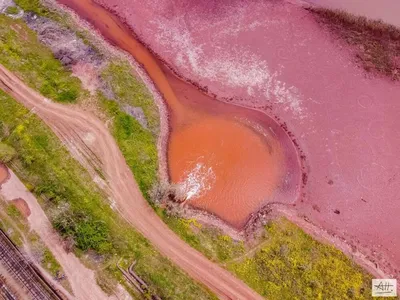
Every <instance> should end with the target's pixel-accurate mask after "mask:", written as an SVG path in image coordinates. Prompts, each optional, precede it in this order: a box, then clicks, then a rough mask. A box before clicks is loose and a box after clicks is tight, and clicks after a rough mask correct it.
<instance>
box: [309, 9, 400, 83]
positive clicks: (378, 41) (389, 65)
mask: <svg viewBox="0 0 400 300" xmlns="http://www.w3.org/2000/svg"><path fill="white" fill-rule="evenodd" d="M307 10H309V11H310V12H312V14H313V15H314V16H315V17H316V19H317V21H318V22H319V23H321V24H323V25H324V26H326V27H327V28H328V29H329V30H330V31H331V32H333V33H334V34H336V35H337V36H338V37H340V38H342V39H343V40H344V41H345V42H346V43H347V44H349V45H351V46H352V48H353V49H354V51H355V56H356V60H357V62H358V63H359V64H360V65H361V66H362V67H363V68H364V69H365V70H366V71H368V72H373V73H377V74H380V75H384V76H386V77H389V78H391V79H392V80H399V79H400V29H398V28H397V27H395V26H393V25H388V24H385V23H383V22H382V21H375V20H368V19H367V18H365V17H362V16H354V15H352V14H349V13H347V12H344V11H340V10H331V9H326V8H315V7H310V8H307Z"/></svg>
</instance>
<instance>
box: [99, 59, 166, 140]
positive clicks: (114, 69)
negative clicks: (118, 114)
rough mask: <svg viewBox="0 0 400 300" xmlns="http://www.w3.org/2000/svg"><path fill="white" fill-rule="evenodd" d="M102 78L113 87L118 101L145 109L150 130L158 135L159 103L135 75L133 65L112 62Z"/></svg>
mask: <svg viewBox="0 0 400 300" xmlns="http://www.w3.org/2000/svg"><path fill="white" fill-rule="evenodd" d="M102 78H103V80H104V81H105V82H107V83H108V85H109V86H110V87H111V89H112V91H113V92H114V94H115V96H116V97H117V100H118V103H120V104H121V105H130V106H133V107H141V108H142V109H143V113H144V115H145V116H146V119H147V122H148V125H149V129H150V131H151V132H153V133H154V134H155V135H157V134H158V132H159V127H160V116H159V113H158V108H157V105H156V104H155V103H154V100H153V98H152V96H151V94H150V93H149V91H148V90H147V88H146V87H145V86H144V84H143V83H142V82H141V81H139V80H138V79H136V78H135V77H134V76H133V74H132V67H131V66H130V65H129V64H128V63H126V62H123V61H116V62H112V63H110V64H109V65H108V66H107V67H106V68H105V69H104V71H103V73H102Z"/></svg>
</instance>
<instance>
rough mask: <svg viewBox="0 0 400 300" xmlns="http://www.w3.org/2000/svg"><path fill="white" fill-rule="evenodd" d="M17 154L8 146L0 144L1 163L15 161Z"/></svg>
mask: <svg viewBox="0 0 400 300" xmlns="http://www.w3.org/2000/svg"><path fill="white" fill-rule="evenodd" d="M16 154H17V152H16V151H15V149H14V148H13V147H11V146H9V145H7V144H4V143H0V162H1V163H5V164H6V163H9V162H10V161H12V160H13V158H14V157H15V155H16Z"/></svg>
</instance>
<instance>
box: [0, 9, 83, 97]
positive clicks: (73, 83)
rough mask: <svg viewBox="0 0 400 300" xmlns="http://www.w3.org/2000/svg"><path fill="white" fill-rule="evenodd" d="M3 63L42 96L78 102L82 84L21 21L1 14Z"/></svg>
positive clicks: (0, 56) (0, 27) (0, 40)
mask: <svg viewBox="0 0 400 300" xmlns="http://www.w3.org/2000/svg"><path fill="white" fill-rule="evenodd" d="M0 63H1V64H2V65H4V66H5V67H6V68H8V69H9V70H12V71H13V72H15V73H17V74H18V75H19V76H20V77H21V78H22V79H23V80H24V81H25V82H26V83H27V84H28V85H29V86H31V87H32V88H34V89H36V90H37V91H39V92H40V93H41V94H42V95H44V96H46V97H48V98H50V99H53V100H55V101H59V102H75V101H76V100H77V99H78V97H79V96H80V93H81V83H80V81H79V79H78V78H75V77H72V76H71V73H70V72H68V71H66V70H65V69H64V67H63V66H62V65H61V63H60V62H59V61H58V60H56V59H55V58H54V56H53V54H52V52H51V51H50V50H49V49H48V48H47V47H45V46H44V45H42V44H41V43H40V42H39V41H38V40H37V37H36V34H35V33H34V32H33V31H32V30H30V29H29V28H28V27H27V26H26V24H25V23H24V22H23V21H22V20H14V19H11V18H9V17H7V16H4V15H0Z"/></svg>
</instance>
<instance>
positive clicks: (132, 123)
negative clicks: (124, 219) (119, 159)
mask: <svg viewBox="0 0 400 300" xmlns="http://www.w3.org/2000/svg"><path fill="white" fill-rule="evenodd" d="M101 98H102V99H103V100H102V106H103V108H104V110H105V111H106V112H107V113H108V115H109V117H112V118H113V127H112V130H111V131H112V134H113V136H114V138H115V139H116V141H117V143H118V145H119V147H120V149H121V151H122V153H123V155H124V157H125V160H126V162H127V163H128V166H129V167H130V169H131V170H132V172H133V174H134V176H135V179H136V181H137V183H138V185H139V187H140V190H141V191H142V193H143V194H144V195H145V197H146V198H147V199H149V191H150V189H151V187H152V186H153V185H154V184H155V182H156V181H157V169H158V156H157V155H158V153H157V145H156V137H154V135H153V134H152V133H151V132H150V131H149V130H147V129H145V128H143V127H142V126H141V125H140V124H139V122H138V121H136V120H135V119H134V118H133V117H131V116H130V115H128V114H126V113H125V112H123V111H121V109H120V108H119V105H118V103H116V102H115V101H111V100H107V99H105V98H104V97H101Z"/></svg>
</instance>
